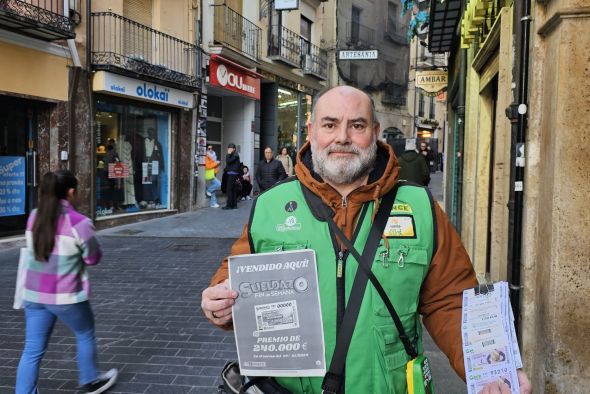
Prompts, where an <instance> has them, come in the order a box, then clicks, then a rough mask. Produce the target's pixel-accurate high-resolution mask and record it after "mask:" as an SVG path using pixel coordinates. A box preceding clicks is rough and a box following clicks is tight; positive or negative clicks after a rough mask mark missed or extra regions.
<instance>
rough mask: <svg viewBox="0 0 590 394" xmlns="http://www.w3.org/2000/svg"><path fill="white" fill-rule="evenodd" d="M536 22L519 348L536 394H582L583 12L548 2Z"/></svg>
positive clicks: (585, 308) (587, 161) (589, 87)
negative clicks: (521, 348)
mask: <svg viewBox="0 0 590 394" xmlns="http://www.w3.org/2000/svg"><path fill="white" fill-rule="evenodd" d="M583 6H584V7H586V8H583ZM534 19H535V21H536V24H535V25H534V27H533V31H532V34H531V36H532V38H533V46H532V54H533V57H532V63H531V89H530V112H529V113H530V115H529V116H530V121H529V131H528V141H527V142H528V143H527V156H526V157H527V167H526V175H525V176H526V178H525V182H526V184H525V216H524V219H525V234H524V235H525V236H524V249H523V264H524V267H523V280H524V282H523V283H524V293H523V318H522V321H523V351H524V356H525V364H526V366H527V369H528V370H529V371H530V375H531V378H532V381H533V384H534V385H535V388H536V392H545V393H581V392H586V391H587V388H588V386H589V385H590V372H589V371H590V370H589V369H588V368H587V365H588V362H590V346H589V345H588V337H589V333H590V247H589V246H588V245H589V243H588V237H589V236H590V210H589V209H588V203H587V201H588V195H589V194H590V171H589V169H588V168H589V166H590V135H589V134H588V133H587V129H588V125H589V124H590V109H589V108H590V94H589V92H590V67H589V66H588V64H590V54H589V52H588V48H590V34H588V32H589V31H590V9H589V8H588V5H587V2H584V4H583V2H581V1H577V2H576V1H567V2H566V1H553V2H551V3H550V4H549V7H548V8H547V9H545V8H544V7H541V6H539V7H538V8H537V9H536V12H535V13H534Z"/></svg>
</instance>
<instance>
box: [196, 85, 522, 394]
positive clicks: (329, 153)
mask: <svg viewBox="0 0 590 394" xmlns="http://www.w3.org/2000/svg"><path fill="white" fill-rule="evenodd" d="M308 130H309V136H310V141H309V143H307V144H305V145H304V146H303V147H302V148H301V150H300V151H299V153H298V157H297V158H298V160H297V164H296V166H295V174H296V176H295V177H291V178H289V179H288V180H286V181H284V182H282V183H281V184H279V185H276V186H275V187H273V188H272V189H270V190H268V191H267V192H266V193H264V194H262V195H260V196H259V197H258V198H257V200H256V201H255V203H254V205H253V206H252V213H251V215H250V222H249V223H248V225H247V226H245V228H244V232H243V233H242V235H241V237H240V238H239V239H238V240H237V241H236V243H235V244H234V245H233V247H232V250H231V253H232V255H237V254H249V253H265V252H270V251H276V250H294V249H301V248H309V249H313V250H314V251H315V253H316V261H317V271H318V282H319V288H320V299H321V306H322V323H323V328H324V330H323V335H324V342H325V357H326V361H327V362H328V363H330V362H331V360H332V358H333V357H332V356H333V354H334V349H335V344H336V338H337V336H338V334H339V332H340V329H341V327H342V323H343V320H344V316H345V311H347V300H348V299H349V295H350V293H351V291H352V288H353V286H352V283H353V281H354V280H355V276H356V275H357V268H358V262H357V261H356V259H355V258H354V256H353V255H351V254H350V251H349V250H348V249H347V248H346V246H345V242H343V241H342V239H340V238H339V237H338V235H337V234H336V233H334V232H333V228H331V227H329V226H328V224H327V222H326V219H325V216H319V215H318V212H319V211H320V209H322V210H323V211H324V212H325V211H326V209H329V210H331V214H332V215H331V217H332V220H333V221H334V223H335V224H336V226H338V228H339V229H340V230H341V231H342V233H343V234H344V236H346V238H348V240H350V242H351V243H352V244H354V245H355V249H357V250H358V251H362V250H363V249H364V245H365V243H366V242H367V240H368V239H369V233H370V230H371V227H372V225H373V221H374V220H375V216H376V213H377V211H378V208H379V206H380V204H381V202H382V198H383V197H384V196H386V195H387V196H390V195H389V194H388V193H389V192H390V191H392V193H394V192H395V193H396V194H395V203H394V204H393V206H392V208H391V211H390V212H389V215H388V218H387V223H386V225H385V229H384V230H383V231H382V232H380V233H379V234H381V240H380V243H379V246H378V247H377V253H375V255H374V256H369V258H370V260H371V261H372V265H371V267H372V268H371V271H372V273H373V274H374V276H375V277H376V279H377V280H378V281H379V283H380V284H381V285H382V287H383V288H384V289H385V292H386V293H387V297H388V298H389V299H390V301H391V303H392V304H393V305H395V309H396V311H397V313H398V314H399V316H400V319H401V322H402V324H403V326H404V331H405V332H406V334H407V336H408V338H410V340H411V341H412V342H413V346H414V347H415V348H417V349H419V350H420V349H422V344H421V332H422V331H421V326H420V315H422V317H423V322H424V325H425V326H426V328H427V329H428V330H429V332H430V334H431V336H432V337H433V338H434V340H435V342H436V343H437V345H438V346H439V347H440V349H441V350H442V351H443V352H444V353H445V354H446V355H447V357H448V358H449V361H450V363H451V365H452V366H453V368H454V369H455V371H456V372H457V373H458V374H459V376H460V377H462V378H463V379H465V369H464V364H463V351H462V346H461V304H462V292H463V290H464V289H467V288H470V287H474V286H476V285H477V280H476V278H475V273H474V271H473V267H472V265H471V262H470V260H469V256H468V255H467V252H466V251H465V249H464V248H463V246H462V244H461V240H460V238H459V236H458V235H457V233H456V232H455V230H454V229H453V227H452V225H451V224H450V222H449V220H448V219H447V217H446V216H445V214H444V213H443V212H442V210H441V209H440V207H439V206H438V204H436V203H435V202H434V201H433V200H432V196H431V195H430V193H429V191H428V189H427V188H424V187H420V186H414V185H407V184H403V185H401V186H400V185H398V184H397V174H398V163H397V160H396V158H395V155H394V153H393V150H392V149H391V147H390V146H389V145H387V144H384V143H383V142H381V141H379V140H378V136H379V134H380V125H379V122H378V120H377V117H376V114H375V107H374V104H373V101H372V100H371V98H370V97H369V96H368V95H367V94H365V93H364V92H362V91H360V90H358V89H355V88H352V87H348V86H340V87H335V88H331V89H328V90H326V91H324V92H322V93H320V94H319V95H318V96H317V97H316V99H315V101H314V107H313V110H312V116H311V122H310V123H309V124H308ZM385 214H386V215H387V212H385ZM386 217H387V216H386ZM286 228H288V231H286ZM371 261H369V262H371ZM361 275H364V273H361ZM227 279H228V266H227V259H225V260H224V261H223V262H222V264H221V267H220V268H219V269H218V271H217V272H216V274H215V275H214V276H213V278H212V279H211V284H210V287H209V288H207V289H205V290H204V291H203V293H202V303H201V307H202V310H203V313H204V314H205V316H206V317H207V318H208V319H209V320H210V321H211V323H213V324H215V325H217V326H219V327H221V328H224V329H231V328H232V305H233V304H234V302H235V299H236V298H237V297H238V292H237V291H235V289H230V288H229V287H228V280H227ZM361 294H363V293H361ZM300 313H303V311H301V312H300ZM391 319H392V318H391V316H390V314H389V312H388V310H387V307H386V304H385V302H384V301H383V299H382V298H381V297H380V295H379V294H378V293H377V291H376V290H375V288H373V286H372V285H371V284H369V285H368V287H367V288H366V291H365V293H364V297H363V299H362V303H361V305H360V310H359V311H358V318H357V319H356V325H355V326H354V327H355V328H354V335H353V336H352V339H351V341H350V343H349V345H348V351H347V353H346V365H345V370H344V372H343V374H342V375H337V376H334V375H332V374H331V375H329V376H327V377H326V380H324V379H322V378H318V377H309V376H305V377H288V378H286V377H280V378H279V377H276V378H275V380H276V382H277V383H278V384H279V385H280V386H282V387H283V388H285V389H286V390H287V392H292V393H304V392H305V393H318V394H319V393H322V392H325V393H342V392H344V391H345V392H347V393H405V392H407V386H406V362H407V361H409V359H410V357H409V355H408V354H407V353H406V350H405V349H404V346H403V344H402V341H401V340H400V337H399V336H400V333H399V332H398V331H397V329H396V328H395V326H394V324H392V320H391ZM520 377H521V378H522V381H521V392H522V393H527V394H528V393H530V388H529V387H530V385H528V386H527V383H528V382H527V381H526V376H525V375H524V373H521V374H520ZM493 385H496V386H497V387H496V386H494V387H493V388H491V389H490V391H489V392H490V393H492V392H494V393H495V392H498V393H500V392H502V393H504V392H505V391H501V390H505V387H500V383H496V382H494V383H493ZM496 390H497V391H496ZM443 391H444V390H443ZM508 392H509V391H508Z"/></svg>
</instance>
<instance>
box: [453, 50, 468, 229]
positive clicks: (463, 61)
mask: <svg viewBox="0 0 590 394" xmlns="http://www.w3.org/2000/svg"><path fill="white" fill-rule="evenodd" d="M460 51H461V55H460V61H459V62H460V67H461V69H460V70H459V92H458V96H459V97H458V100H457V101H458V105H457V116H458V118H459V119H457V123H458V124H459V126H458V130H457V137H456V138H458V139H459V143H458V144H457V152H461V156H460V157H455V160H456V162H457V164H456V168H458V171H457V179H456V184H457V190H456V196H457V198H456V199H455V207H454V210H455V213H456V216H455V229H456V230H457V232H458V233H459V234H461V213H462V211H461V205H462V203H463V198H462V197H463V157H464V153H465V152H463V141H464V138H465V137H464V136H465V86H466V79H467V49H460ZM457 152H455V154H456V153H457Z"/></svg>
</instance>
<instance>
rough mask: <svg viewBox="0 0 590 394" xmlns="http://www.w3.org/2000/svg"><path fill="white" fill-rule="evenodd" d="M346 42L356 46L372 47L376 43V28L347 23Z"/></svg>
mask: <svg viewBox="0 0 590 394" xmlns="http://www.w3.org/2000/svg"><path fill="white" fill-rule="evenodd" d="M346 43H347V44H348V45H352V46H353V47H355V48H364V47H371V46H373V45H375V30H373V29H371V28H370V27H367V26H363V25H361V24H358V23H354V22H348V23H347V24H346Z"/></svg>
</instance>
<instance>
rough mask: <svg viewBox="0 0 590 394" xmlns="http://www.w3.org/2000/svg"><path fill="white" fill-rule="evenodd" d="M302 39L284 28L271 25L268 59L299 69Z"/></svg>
mask: <svg viewBox="0 0 590 394" xmlns="http://www.w3.org/2000/svg"><path fill="white" fill-rule="evenodd" d="M302 41H303V38H302V37H301V36H300V35H299V34H297V33H295V32H293V31H291V30H289V29H287V28H286V27H285V26H281V25H273V26H272V28H271V30H270V40H269V44H268V57H269V59H272V60H280V61H282V62H283V63H286V64H288V65H290V66H292V67H294V68H299V67H301V55H302V47H301V46H302Z"/></svg>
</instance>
